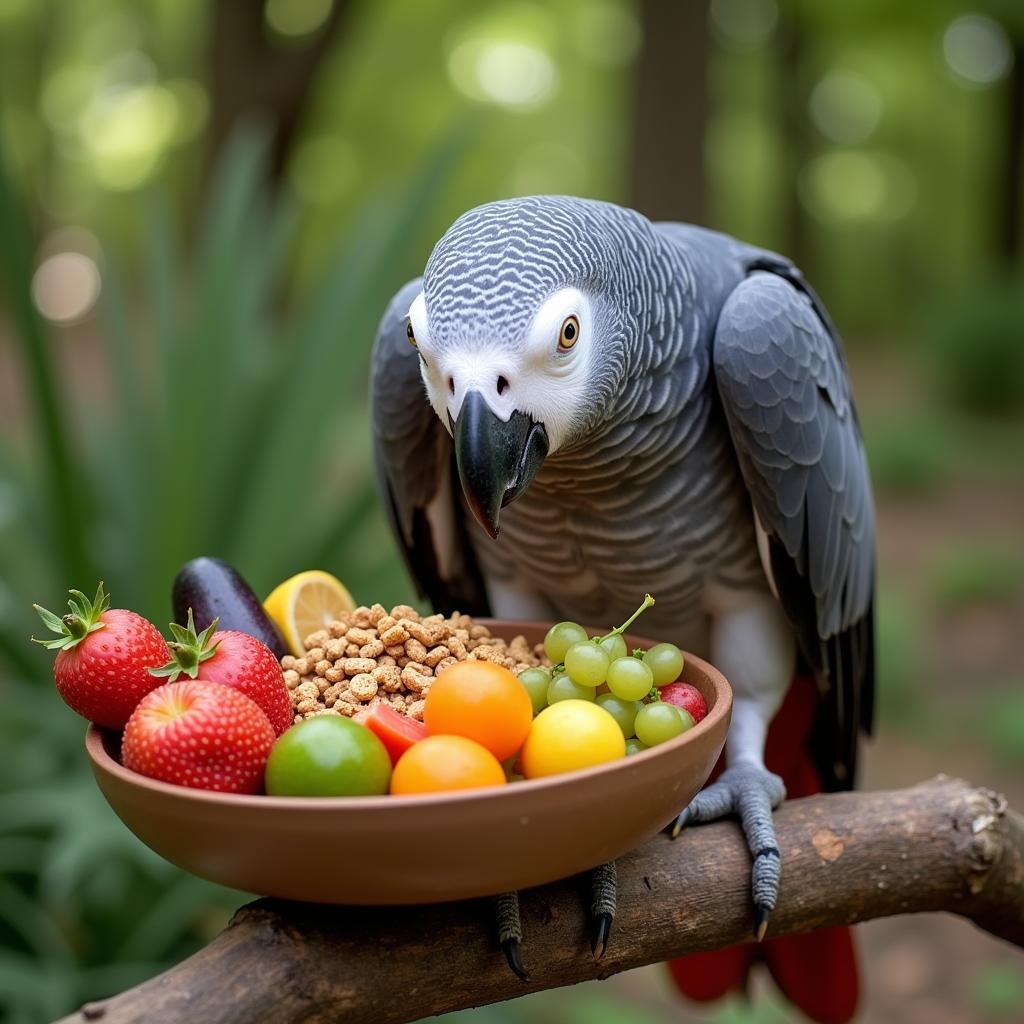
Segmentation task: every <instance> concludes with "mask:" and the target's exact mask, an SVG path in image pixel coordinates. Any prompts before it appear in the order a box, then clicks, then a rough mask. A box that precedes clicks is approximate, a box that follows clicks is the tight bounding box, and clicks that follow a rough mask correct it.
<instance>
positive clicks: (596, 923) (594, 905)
mask: <svg viewBox="0 0 1024 1024" xmlns="http://www.w3.org/2000/svg"><path fill="white" fill-rule="evenodd" d="M618 881H619V876H618V871H617V870H616V869H615V861H613V860H610V861H608V863H607V864H602V865H601V866H600V867H598V868H595V869H594V873H593V874H592V875H591V876H590V951H591V952H592V953H593V954H594V959H595V960H600V959H601V957H603V956H604V951H605V950H606V949H607V948H608V936H609V934H610V933H611V930H612V921H613V920H614V919H615V908H616V905H617V903H618Z"/></svg>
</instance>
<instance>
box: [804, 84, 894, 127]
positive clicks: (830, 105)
mask: <svg viewBox="0 0 1024 1024" xmlns="http://www.w3.org/2000/svg"><path fill="white" fill-rule="evenodd" d="M808 106H809V108H810V113H811V120H812V121H813V122H814V124H815V127H816V128H817V129H818V131H820V132H821V134H822V135H824V136H825V138H827V139H830V140H831V141H832V142H838V143H841V144H844V145H850V146H852V145H857V144H859V143H861V142H865V141H867V139H869V138H870V137H871V136H872V135H873V134H874V132H875V129H876V128H877V127H878V123H879V121H880V120H881V118H882V97H881V96H880V95H879V93H878V90H877V89H876V88H875V87H874V86H873V85H872V84H871V82H869V81H868V80H867V79H866V78H865V77H864V76H863V75H859V74H857V73H856V72H854V71H829V72H828V73H827V74H825V75H823V76H822V77H821V79H820V80H819V81H818V83H817V84H816V85H815V86H814V88H813V89H812V90H811V96H810V100H809V102H808Z"/></svg>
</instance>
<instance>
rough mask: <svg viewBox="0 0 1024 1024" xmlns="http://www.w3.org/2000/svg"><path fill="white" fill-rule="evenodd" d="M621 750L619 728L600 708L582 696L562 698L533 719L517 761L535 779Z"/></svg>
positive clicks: (623, 745)
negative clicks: (571, 698) (576, 698)
mask: <svg viewBox="0 0 1024 1024" xmlns="http://www.w3.org/2000/svg"><path fill="white" fill-rule="evenodd" d="M625 754H626V741H625V739H624V738H623V735H622V729H621V728H620V727H619V725H618V723H617V722H616V721H615V719H614V718H612V716H611V715H610V714H608V712H607V711H605V710H604V708H602V707H599V706H598V705H597V704H592V703H590V701H586V700H562V701H559V702H558V703H557V704H552V705H551V706H550V707H547V708H545V709H544V710H543V711H542V712H541V713H540V714H539V715H538V716H537V717H536V718H535V719H534V720H533V724H532V725H531V726H530V731H529V733H528V734H527V737H526V742H525V743H524V744H523V750H522V753H521V754H520V756H519V761H520V764H521V765H522V767H523V775H525V776H526V778H528V779H539V778H541V777H542V776H544V775H558V774H560V773H561V772H571V771H575V770H576V769H578V768H590V767H592V766H593V765H595V764H604V763H605V761H614V760H616V759H617V758H620V757H624V756H625Z"/></svg>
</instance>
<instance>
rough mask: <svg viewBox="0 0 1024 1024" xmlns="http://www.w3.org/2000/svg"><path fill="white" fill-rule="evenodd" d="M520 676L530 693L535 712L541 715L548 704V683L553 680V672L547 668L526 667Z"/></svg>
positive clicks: (520, 680)
mask: <svg viewBox="0 0 1024 1024" xmlns="http://www.w3.org/2000/svg"><path fill="white" fill-rule="evenodd" d="M518 678H519V682H521V683H522V684H523V686H524V687H526V692H527V693H528V694H529V695H530V703H531V704H533V713H534V714H535V715H539V714H540V713H541V712H542V711H543V710H544V709H545V708H546V707H547V706H548V684H549V683H550V682H551V673H550V672H549V671H548V670H547V669H546V668H524V669H523V671H522V672H520V673H519V677H518Z"/></svg>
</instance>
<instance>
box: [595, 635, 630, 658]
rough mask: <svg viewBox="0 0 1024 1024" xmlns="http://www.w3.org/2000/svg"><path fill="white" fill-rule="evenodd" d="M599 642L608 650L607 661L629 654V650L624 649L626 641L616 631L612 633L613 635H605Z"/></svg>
mask: <svg viewBox="0 0 1024 1024" xmlns="http://www.w3.org/2000/svg"><path fill="white" fill-rule="evenodd" d="M600 643H601V646H602V647H603V648H604V649H605V650H606V651H607V652H608V660H609V661H615V659H616V658H624V657H625V656H626V655H627V654H629V651H628V650H627V649H626V641H625V640H623V639H622V637H621V636H619V634H618V633H616V634H614V636H606V637H605V638H604V639H603V640H602V641H601V642H600Z"/></svg>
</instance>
